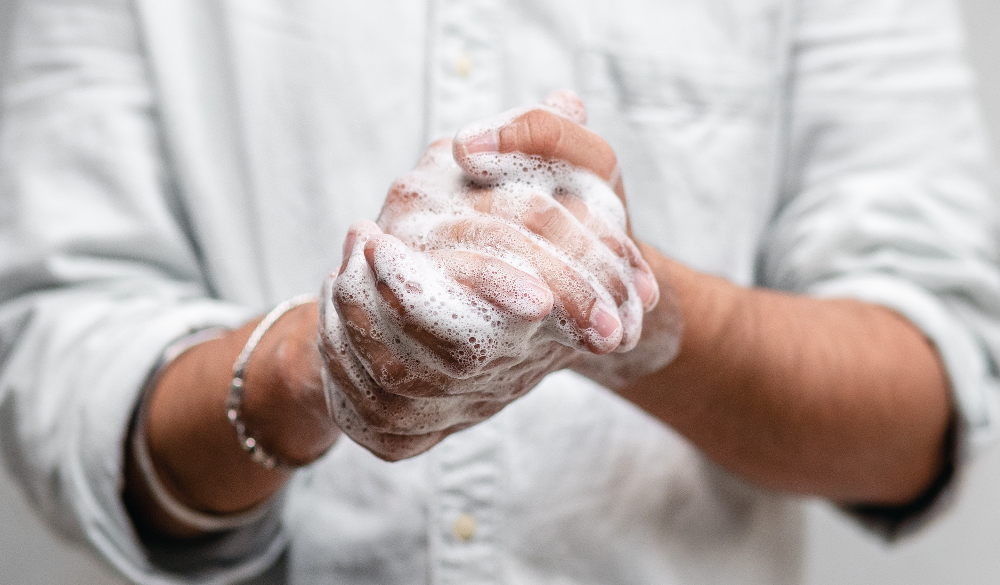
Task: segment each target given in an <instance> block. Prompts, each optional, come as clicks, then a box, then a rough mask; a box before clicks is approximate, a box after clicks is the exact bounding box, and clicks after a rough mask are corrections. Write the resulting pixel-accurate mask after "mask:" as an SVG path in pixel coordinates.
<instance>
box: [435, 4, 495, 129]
mask: <svg viewBox="0 0 1000 585" xmlns="http://www.w3.org/2000/svg"><path fill="white" fill-rule="evenodd" d="M429 7H430V11H429V18H428V31H427V34H428V47H427V49H428V62H427V72H428V75H427V96H426V100H427V136H426V138H427V140H428V142H429V141H431V140H436V139H438V138H443V137H449V138H450V137H451V136H453V135H454V134H455V132H456V131H457V130H458V129H459V128H461V127H462V126H463V125H465V124H468V123H469V122H472V121H474V120H478V119H481V118H484V117H487V116H492V115H495V114H498V113H500V108H501V106H502V104H501V100H502V97H501V96H502V95H503V94H502V91H501V89H502V88H501V73H502V69H501V66H502V63H501V61H502V53H501V46H502V43H501V42H500V41H501V39H500V26H501V18H500V16H501V14H500V12H501V11H500V7H499V0H432V1H431V2H430V6H429Z"/></svg>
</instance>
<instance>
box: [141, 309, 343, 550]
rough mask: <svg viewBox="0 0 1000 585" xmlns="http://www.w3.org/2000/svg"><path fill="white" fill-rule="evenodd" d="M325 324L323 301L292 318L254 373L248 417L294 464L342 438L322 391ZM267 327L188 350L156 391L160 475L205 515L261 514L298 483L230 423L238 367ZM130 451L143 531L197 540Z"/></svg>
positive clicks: (261, 351)
mask: <svg viewBox="0 0 1000 585" xmlns="http://www.w3.org/2000/svg"><path fill="white" fill-rule="evenodd" d="M317 322H318V321H317V314H316V305H315V303H310V304H309V305H305V306H302V307H300V308H298V309H293V310H292V311H289V313H288V314H286V315H285V316H284V317H282V318H281V319H279V320H278V321H277V322H276V323H275V324H274V325H273V326H272V327H271V329H269V330H268V332H267V333H266V334H265V335H264V337H263V338H262V339H261V342H260V344H259V345H258V347H257V349H255V350H254V354H253V356H252V359H251V362H250V365H249V367H248V368H247V371H246V380H245V382H246V386H245V387H246V389H247V391H246V393H245V399H244V400H245V401H244V406H243V409H242V418H243V420H244V422H245V423H246V424H247V427H248V428H249V429H252V430H253V433H254V436H255V438H257V439H258V440H259V441H260V442H261V444H262V445H265V446H267V448H268V449H269V450H270V451H271V452H273V453H275V454H277V455H278V456H279V457H280V458H281V459H282V460H284V461H289V462H308V461H311V460H312V459H315V458H316V457H318V456H319V455H320V454H322V453H323V452H324V451H325V450H326V449H327V448H329V446H330V445H331V444H332V443H333V441H334V440H335V439H336V436H337V431H336V428H335V426H334V425H333V423H332V421H331V420H330V419H329V417H328V416H327V414H326V407H325V404H323V403H322V400H323V398H322V392H321V387H320V386H319V384H320V382H319V379H318V375H319V357H318V352H317V350H316V348H315V341H314V339H315V331H316V327H317ZM257 323H258V321H256V320H255V321H253V322H250V323H247V324H246V325H244V326H243V327H241V328H240V329H237V330H235V331H232V332H230V333H229V334H227V335H226V336H225V337H223V338H221V339H217V340H214V341H209V342H206V343H203V344H201V345H198V346H196V347H194V348H192V349H191V350H189V351H187V352H185V353H184V354H182V355H181V356H180V357H178V358H177V360H176V361H175V362H174V363H173V364H171V366H170V367H169V368H168V369H167V370H166V371H165V372H164V374H163V376H162V377H161V379H160V381H159V383H158V384H157V386H156V388H154V389H153V390H152V392H153V395H152V397H151V400H150V404H149V409H148V417H147V420H146V440H147V443H148V445H149V452H150V456H151V459H152V462H153V466H154V468H155V471H156V474H157V477H158V478H159V479H160V481H161V482H162V483H163V484H164V486H165V487H166V488H167V489H168V490H169V491H170V492H171V494H172V495H173V496H174V497H175V498H176V499H178V500H179V501H180V502H181V503H183V504H185V505H187V506H188V507H190V508H192V509H194V510H197V511H201V512H205V513H209V514H216V515H226V514H231V513H235V512H239V511H242V510H246V509H249V508H252V507H253V506H255V505H256V504H259V503H261V502H263V501H266V500H267V499H268V498H270V497H272V496H273V495H274V494H275V493H276V492H277V491H278V490H280V489H281V487H282V486H283V485H284V484H285V483H286V482H287V480H288V478H289V476H290V472H289V471H287V470H283V469H280V468H277V469H270V470H269V469H265V468H264V467H262V466H261V465H259V464H257V463H255V462H254V461H253V460H251V458H250V457H249V456H248V455H247V453H245V452H244V451H243V450H242V448H241V447H240V445H239V443H238V441H237V438H236V433H235V430H234V428H233V426H232V424H230V422H229V420H228V419H227V418H226V398H227V396H228V392H229V384H230V381H231V379H232V368H233V363H234V362H235V360H236V358H237V356H238V355H239V353H240V351H241V350H242V348H243V346H244V344H245V343H246V341H247V339H248V338H249V336H250V333H251V332H252V331H253V329H254V327H255V326H256V325H257ZM126 453H128V461H129V464H128V465H127V471H126V486H125V493H126V501H127V502H128V503H129V508H130V511H131V513H132V514H133V517H134V519H135V520H136V521H137V523H138V524H139V525H140V526H143V527H145V528H149V529H152V530H153V531H155V532H159V533H162V534H168V535H171V536H179V537H184V536H195V535H197V534H198V531H197V530H194V529H192V528H191V527H188V526H184V525H183V524H181V523H178V522H177V521H176V520H174V519H172V518H171V517H170V516H169V515H168V514H165V513H164V511H163V510H162V509H161V508H160V506H158V505H157V503H156V501H155V499H154V498H151V497H150V494H149V490H148V486H147V485H146V482H145V481H143V478H142V477H141V474H139V473H138V470H137V467H136V465H135V461H133V460H132V449H131V448H129V449H127V450H126Z"/></svg>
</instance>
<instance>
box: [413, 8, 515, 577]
mask: <svg viewBox="0 0 1000 585" xmlns="http://www.w3.org/2000/svg"><path fill="white" fill-rule="evenodd" d="M429 8H430V10H429V18H428V31H427V34H428V37H427V38H428V44H427V59H428V61H427V89H426V91H427V95H426V100H427V101H426V116H427V118H426V124H427V125H426V134H427V136H426V138H427V141H428V142H429V141H431V140H435V139H438V138H443V137H451V136H454V134H455V132H456V131H457V130H458V129H459V128H461V127H462V126H463V125H465V124H468V123H469V122H472V121H475V120H478V119H482V118H484V117H487V116H493V115H496V114H498V113H499V112H500V108H501V106H502V103H501V100H502V97H501V96H502V95H503V94H502V91H501V73H502V69H501V65H502V63H501V59H502V57H501V49H500V48H501V42H500V38H499V37H500V26H501V21H500V3H499V0H431V2H430V3H429ZM501 439H502V437H501V433H500V432H499V430H498V429H497V428H496V426H495V425H494V424H493V423H492V421H487V422H485V423H482V424H480V425H477V426H475V427H472V428H470V429H467V430H465V431H463V432H461V433H458V434H456V435H454V436H452V437H449V438H448V439H446V440H445V441H443V442H442V443H441V444H440V445H438V446H437V447H435V448H434V450H433V451H432V452H431V460H432V465H433V474H434V489H433V492H432V497H431V501H430V510H429V511H430V514H429V520H430V526H429V529H428V537H429V540H430V555H431V558H430V581H431V582H432V583H434V584H436V585H451V584H462V585H475V584H492V583H499V582H500V581H501V576H500V575H501V570H500V561H499V557H498V548H497V542H498V530H499V514H498V510H497V503H498V498H499V495H500V489H501V488H500V486H501V482H502V479H503V478H502V440H501Z"/></svg>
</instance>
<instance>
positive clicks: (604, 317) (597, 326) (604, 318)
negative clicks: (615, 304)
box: [590, 307, 621, 337]
mask: <svg viewBox="0 0 1000 585" xmlns="http://www.w3.org/2000/svg"><path fill="white" fill-rule="evenodd" d="M590 323H591V325H593V327H594V330H595V331H597V334H598V335H600V336H601V337H611V336H612V335H614V334H615V332H616V331H618V328H619V327H621V324H620V323H618V319H615V317H614V315H612V314H611V313H609V312H607V311H605V310H604V309H603V308H602V307H595V308H594V311H593V313H592V314H591V315H590Z"/></svg>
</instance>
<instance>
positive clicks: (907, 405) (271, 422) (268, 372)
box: [125, 104, 952, 537]
mask: <svg viewBox="0 0 1000 585" xmlns="http://www.w3.org/2000/svg"><path fill="white" fill-rule="evenodd" d="M571 105H574V106H575V105H577V104H571ZM574 112H577V113H576V114H574ZM578 112H582V105H580V107H579V108H578V109H576V110H574V109H573V108H564V112H563V115H560V113H559V112H558V111H556V112H553V111H551V109H549V110H545V109H537V110H532V111H530V112H528V113H526V114H524V115H522V116H520V117H518V118H516V119H515V120H513V121H512V122H510V123H509V124H508V125H507V126H505V127H503V128H501V129H500V130H499V132H497V133H496V134H495V135H493V136H491V137H487V138H486V139H485V140H480V141H478V142H476V141H475V140H470V141H469V142H468V143H466V144H463V143H458V144H456V145H455V154H456V160H457V161H458V162H459V164H463V162H466V161H464V160H463V157H466V156H467V155H468V154H469V149H470V147H471V150H472V151H475V150H476V149H480V150H482V149H495V150H498V151H499V152H501V153H509V152H521V153H526V154H534V155H539V156H542V157H544V158H548V159H556V160H563V161H568V162H570V163H572V164H574V165H576V166H579V167H582V168H585V169H589V170H590V171H591V172H593V173H594V174H596V175H598V176H599V177H601V178H603V179H604V180H605V181H607V182H608V184H609V186H611V187H612V189H613V190H614V191H615V192H616V193H617V194H618V195H619V197H621V198H622V201H624V191H623V189H622V187H621V178H620V173H619V172H618V164H617V161H616V159H615V158H614V152H613V150H612V149H611V148H610V147H609V146H608V145H607V143H606V142H605V141H604V140H603V139H601V138H600V137H599V136H597V135H596V134H594V133H593V132H591V131H589V130H587V129H586V128H585V127H584V126H583V125H582V121H583V120H582V116H581V115H580V114H579V113H578ZM390 197H391V193H390ZM566 207H567V210H568V211H569V212H570V213H569V214H565V216H560V217H569V216H572V217H575V218H576V223H575V224H574V223H573V222H569V221H568V220H567V221H566V222H564V223H565V224H566V225H562V226H560V225H556V226H555V227H554V228H553V227H552V226H551V225H549V229H552V230H554V231H553V233H552V234H551V235H550V237H551V238H552V239H558V238H559V237H560V236H559V235H558V234H565V233H568V232H571V231H572V230H579V229H581V227H580V226H587V225H588V223H587V221H585V220H586V218H587V217H588V215H587V210H586V209H580V208H579V206H576V207H575V208H574V206H573V204H568V205H567V206H566ZM546 223H549V222H546ZM590 227H591V228H593V227H595V226H593V225H590ZM597 227H600V226H597ZM636 244H637V246H638V249H639V250H640V251H641V254H642V258H644V259H645V263H648V267H649V274H650V275H651V277H652V278H655V282H656V286H652V285H651V283H649V282H642V278H637V279H636V282H635V285H636V286H635V289H634V290H636V291H638V294H640V295H642V296H643V297H644V300H645V301H651V300H653V299H654V296H653V292H654V290H655V288H657V287H658V289H659V290H660V291H664V292H666V293H668V294H666V295H664V297H663V298H662V299H661V302H659V303H656V304H655V307H654V308H652V309H651V312H648V313H647V314H646V317H645V322H646V323H648V324H651V325H650V326H647V327H644V329H643V333H642V337H641V339H640V340H639V341H638V345H637V346H636V348H635V349H634V350H633V351H634V352H636V353H635V354H634V355H638V356H640V357H641V356H643V355H649V356H656V355H657V353H658V352H662V348H663V347H664V344H663V336H666V335H676V334H677V333H678V328H677V327H676V326H673V327H670V326H667V327H658V326H655V324H657V323H668V324H669V323H673V324H676V323H677V322H678V320H677V316H678V314H679V316H680V318H681V320H682V321H683V323H684V327H683V334H682V336H681V337H680V346H679V353H678V354H677V357H676V359H674V360H673V361H672V362H671V363H670V364H669V365H667V366H665V367H662V368H659V369H657V370H656V371H653V372H649V373H646V374H645V375H643V376H641V377H639V378H633V379H625V380H618V381H617V382H615V383H614V385H615V387H614V389H615V390H616V391H617V392H618V393H619V394H621V396H623V397H624V398H626V399H628V400H630V401H632V402H633V403H635V404H636V405H638V406H639V407H640V408H642V409H643V410H645V411H646V412H648V413H649V414H651V415H652V416H654V417H656V418H658V419H659V420H661V421H663V422H664V423H665V424H668V425H670V426H671V427H673V428H674V429H676V430H677V431H679V432H680V433H682V434H683V435H684V436H686V437H687V438H688V439H689V440H691V441H692V443H693V444H695V445H696V446H697V447H698V448H699V449H701V450H702V451H703V452H704V453H705V454H706V455H707V456H708V457H710V458H712V459H713V460H715V461H716V462H718V463H719V464H721V465H723V466H725V467H727V468H728V469H730V470H732V471H733V472H735V473H737V474H739V475H741V476H743V477H745V478H747V479H749V480H750V481H753V482H756V483H758V484H760V485H762V486H765V487H768V488H771V489H775V490H780V491H787V492H794V493H800V494H811V495H816V496H820V497H824V498H827V499H830V500H832V501H834V502H838V503H842V504H866V505H885V506H896V505H905V504H907V503H910V502H913V501H914V500H915V499H917V498H918V497H919V496H920V495H922V494H923V493H924V492H925V491H926V490H927V489H928V487H929V486H930V485H931V484H932V482H933V481H934V479H935V478H936V477H937V476H938V475H939V474H940V472H941V470H942V467H943V465H944V461H945V438H946V431H947V428H948V424H949V420H950V417H951V416H952V407H951V404H950V402H949V392H948V383H947V380H946V377H945V373H944V369H943V367H942V365H941V362H940V359H939V357H938V355H937V353H936V351H935V349H934V347H933V346H932V344H931V343H930V342H929V341H928V340H927V339H926V338H925V337H924V336H923V334H922V333H921V332H920V331H919V330H918V329H917V328H916V327H914V326H913V325H912V324H911V323H909V322H908V321H907V320H905V319H904V318H902V317H901V316H900V315H898V314H896V313H894V312H893V311H891V310H889V309H886V308H884V307H880V306H876V305H871V304H867V303H863V302H859V301H853V300H820V299H813V298H807V297H802V296H795V295H789V294H784V293H780V292H775V291H769V290H763V289H756V288H744V287H739V286H736V285H734V284H732V283H730V282H728V281H726V280H723V279H720V278H716V277H713V276H708V275H705V274H701V273H699V272H697V271H694V270H692V269H690V268H687V267H686V266H684V265H682V264H680V263H678V262H676V261H674V260H671V259H669V258H667V257H666V256H664V255H663V254H661V253H659V252H658V251H657V250H656V249H654V248H653V247H651V246H648V245H645V244H643V243H641V242H636ZM609 247H613V246H609ZM347 248H351V246H347ZM616 252H617V253H622V254H627V253H628V252H624V251H621V250H617V251H616ZM479 260H481V259H479ZM479 260H477V261H479ZM636 266H638V264H636ZM639 273H645V270H638V269H637V270H636V274H639ZM546 284H548V285H550V288H552V294H553V295H554V297H553V298H554V302H555V303H556V304H558V303H559V302H560V300H561V299H562V298H563V297H564V296H566V295H567V294H568V293H564V291H561V290H559V289H558V287H552V286H551V285H552V283H550V282H549V283H546ZM567 302H569V301H567ZM654 302H655V301H654ZM650 304H651V303H649V302H646V303H645V305H646V306H647V308H648V307H649V306H650ZM348 318H349V317H348ZM317 324H318V309H317V306H316V305H315V304H308V305H304V306H301V307H298V308H296V309H294V310H292V311H290V312H289V313H287V314H286V315H285V316H283V317H282V318H281V319H279V320H278V322H277V323H276V324H275V325H274V326H272V328H271V329H270V330H269V331H268V332H267V334H266V335H265V336H264V337H263V339H262V340H261V342H260V344H259V345H258V347H257V349H256V351H255V352H254V354H253V358H252V360H251V362H250V367H249V369H248V371H247V379H246V384H247V386H246V387H247V391H246V401H245V405H244V409H243V418H244V420H245V422H246V424H247V426H248V428H249V429H251V430H252V431H253V433H254V435H255V436H256V437H257V439H258V440H259V441H260V443H261V444H262V445H263V446H265V448H266V449H267V450H268V451H269V452H270V453H273V454H275V455H277V456H278V457H279V458H280V459H282V460H284V461H287V462H294V463H307V462H309V461H312V460H314V459H316V458H318V457H319V456H321V455H322V454H323V453H324V452H325V451H326V450H327V449H329V448H330V446H332V445H333V444H334V442H335V441H336V440H337V438H338V436H339V434H340V431H339V429H338V427H337V425H336V424H335V423H334V422H333V421H332V420H331V418H330V417H329V415H328V414H327V407H326V404H325V400H324V398H323V393H322V382H321V379H320V368H321V367H323V366H322V360H321V356H320V353H319V350H318V349H317V347H316V342H315V340H316V330H317ZM255 325H256V321H255V322H251V323H247V324H246V325H245V326H244V327H242V328H240V329H238V330H236V331H233V332H231V333H229V334H228V335H227V336H225V337H224V338H222V339H219V340H216V341H212V342H208V343H205V344H202V345H199V346H197V347H194V348H192V349H191V350H189V351H187V352H186V353H185V354H183V355H182V356H181V357H180V358H178V359H177V360H176V361H175V362H174V363H173V364H172V365H171V367H170V368H169V369H168V370H167V371H166V372H165V374H164V376H163V377H162V378H161V380H160V382H159V384H158V385H157V387H156V388H155V389H154V390H153V396H152V400H151V408H150V412H149V420H148V422H147V439H148V442H149V445H150V452H151V455H152V459H153V462H154V466H155V468H156V470H157V473H158V475H159V476H160V478H161V480H162V481H163V482H164V484H165V485H166V486H167V488H168V489H169V490H170V491H171V492H172V493H173V494H174V495H175V496H176V497H177V498H178V499H179V500H180V501H181V502H183V503H185V504H187V505H188V506H190V507H192V508H194V509H197V510H202V511H205V512H210V513H216V514H225V513H233V512H238V511H241V510H245V509H248V508H250V507H252V506H254V505H256V504H258V503H260V502H263V501H265V500H267V499H268V498H269V497H271V496H272V495H274V493H275V492H276V491H277V490H279V489H280V488H281V487H282V486H283V485H284V484H285V482H287V480H288V478H289V476H290V472H289V471H285V470H281V469H275V470H266V469H263V468H262V467H260V466H259V465H257V464H255V463H253V462H252V461H251V460H250V458H249V457H248V456H247V455H246V454H245V453H244V452H243V451H242V450H241V449H240V448H239V446H238V445H237V442H236V436H235V432H234V430H233V428H232V426H231V425H230V424H229V422H228V421H227V420H226V418H225V415H224V413H225V408H224V403H225V399H226V395H227V392H228V384H229V380H230V376H231V368H232V364H233V362H234V361H235V359H236V356H237V354H238V353H239V351H240V349H241V348H242V347H243V345H244V343H245V342H246V340H247V338H248V337H249V335H250V332H251V331H252V330H253V328H254V326H255ZM370 349H371V348H370ZM644 352H645V353H644ZM387 355H388V353H387V352H380V351H379V350H378V349H377V348H375V349H374V350H372V351H370V352H369V354H368V356H369V357H368V358H366V359H370V360H373V361H372V363H374V364H376V365H377V364H378V363H380V362H379V360H380V359H388V358H384V356H387ZM574 355H575V357H571V358H570V359H569V360H568V361H567V363H559V364H554V365H552V366H551V367H552V368H553V369H555V368H556V367H564V366H566V365H570V366H572V367H575V368H576V369H577V370H578V371H581V372H583V373H588V372H593V371H595V368H594V367H593V366H594V365H595V364H596V365H597V366H598V367H597V368H596V370H598V371H599V370H601V369H604V370H608V369H610V368H611V367H612V366H614V365H615V363H617V361H620V360H623V359H626V356H628V355H630V354H620V353H609V354H606V355H602V356H598V355H596V354H595V353H593V352H587V351H577V352H576V354H574ZM574 360H575V361H574ZM602 360H603V361H602ZM332 367H333V368H336V365H334V366H332ZM604 382H605V383H606V384H608V381H606V380H604ZM449 383H451V382H449ZM444 386H446V385H443V386H442V387H444ZM435 387H437V386H435V385H434V383H433V382H429V383H428V384H425V385H424V386H422V387H421V388H420V389H418V391H419V392H425V393H426V392H430V393H431V394H433V390H434V388H435ZM394 396H395V395H394ZM501 407H502V406H501ZM497 410H498V409H497ZM493 412H495V410H494V409H486V410H485V411H484V412H482V413H480V414H481V416H479V417H473V419H470V420H468V421H465V422H466V423H469V424H471V423H472V422H475V420H476V419H478V420H481V419H483V418H486V417H488V416H490V415H492V414H493ZM362 419H364V417H363V416H362ZM381 424H383V425H384V424H391V421H389V423H386V421H381ZM464 426H468V424H464ZM464 426H462V425H460V426H459V427H457V428H443V429H442V430H440V431H435V432H434V433H429V434H426V435H424V436H422V437H421V440H420V441H418V443H420V444H419V446H418V448H415V449H413V451H414V452H412V453H406V454H405V455H406V456H410V455H412V454H415V452H420V451H422V450H425V449H426V448H429V447H430V446H432V445H433V444H435V443H437V442H438V441H440V440H441V439H443V438H444V437H445V436H447V434H449V433H450V432H454V431H455V430H458V428H464ZM370 448H371V447H370ZM373 452H375V453H376V454H377V455H380V456H383V457H384V458H387V459H392V458H396V457H392V456H389V454H387V453H385V452H381V453H380V452H379V451H378V449H373ZM126 453H129V454H131V450H130V449H129V450H126ZM125 498H126V503H127V505H128V506H129V509H130V511H131V513H132V516H133V519H134V520H135V521H136V524H137V526H139V528H140V530H143V531H146V532H148V533H152V534H156V535H165V536H171V537H191V536H197V535H198V533H197V531H195V530H192V529H191V528H190V527H187V526H183V525H180V524H178V523H177V522H175V521H173V520H171V519H170V518H169V517H168V516H166V515H165V514H164V513H163V511H162V510H160V509H158V507H157V505H156V504H155V502H154V501H153V500H152V499H151V498H150V497H149V494H148V491H147V488H146V486H145V484H144V483H143V481H142V480H141V477H139V476H138V475H137V473H136V471H135V465H134V462H132V461H131V455H129V460H128V461H127V464H126V486H125Z"/></svg>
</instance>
